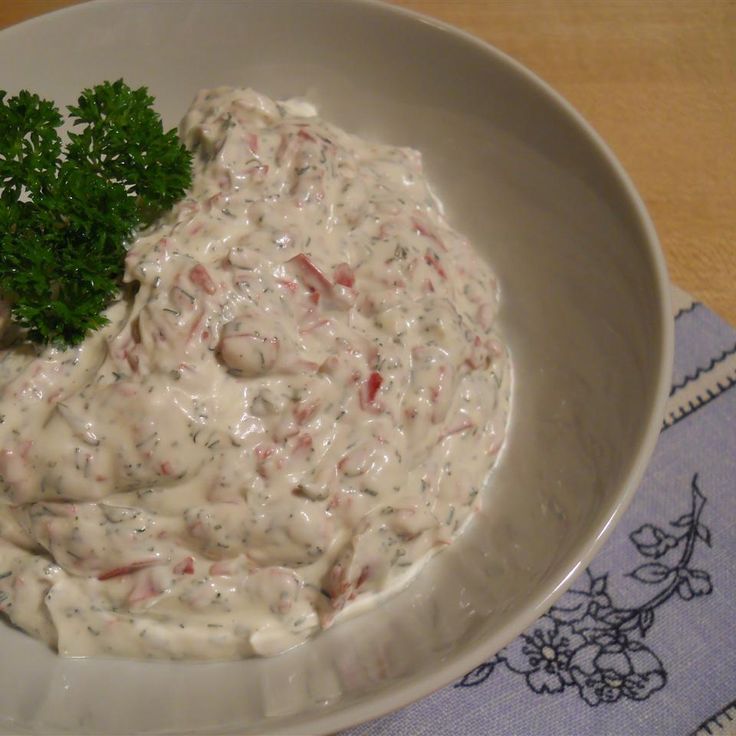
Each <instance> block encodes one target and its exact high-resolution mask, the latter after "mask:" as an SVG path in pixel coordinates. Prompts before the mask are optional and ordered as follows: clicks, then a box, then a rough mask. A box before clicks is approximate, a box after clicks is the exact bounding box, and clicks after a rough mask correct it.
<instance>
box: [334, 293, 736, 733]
mask: <svg viewBox="0 0 736 736" xmlns="http://www.w3.org/2000/svg"><path fill="white" fill-rule="evenodd" d="M673 303H674V308H675V315H674V319H675V365H674V374H673V380H672V390H671V392H670V397H669V400H668V402H667V407H666V412H665V417H664V421H663V424H662V433H661V436H660V439H659V443H658V445H657V448H656V450H655V453H654V456H653V458H652V462H651V463H650V466H649V468H648V471H647V473H646V475H645V477H644V480H643V482H642V485H641V488H640V489H639V491H638V492H637V494H636V496H635V497H634V500H633V502H632V504H631V506H630V507H629V509H628V511H627V513H626V514H625V516H624V518H623V519H622V520H621V522H620V523H619V525H618V526H617V527H616V529H615V530H614V532H613V534H612V535H611V537H610V539H609V540H608V542H607V543H606V544H605V545H604V547H603V549H602V550H601V552H600V553H599V554H598V556H597V557H596V558H595V560H594V561H593V562H592V564H591V565H590V567H589V569H588V570H587V571H586V573H585V574H584V575H582V576H580V577H579V578H578V580H577V581H576V582H575V584H574V585H573V588H572V589H571V590H570V591H569V592H568V593H566V594H565V595H564V596H563V597H562V598H561V599H560V600H559V601H558V603H557V605H556V606H554V607H553V608H552V609H551V610H550V611H549V612H548V613H547V614H545V615H544V616H542V617H541V618H540V619H539V620H538V621H537V622H536V623H535V624H534V625H533V626H532V627H531V628H530V629H529V630H527V631H526V632H524V633H523V634H522V635H521V636H519V637H518V638H517V639H516V640H515V641H514V642H512V643H511V644H510V645H509V646H508V647H506V648H505V649H504V650H502V651H501V652H499V653H498V654H497V655H496V656H495V657H493V658H492V659H490V660H488V661H487V662H484V663H482V664H481V665H479V666H478V667H476V669H474V670H473V671H472V672H468V673H467V674H466V675H465V677H463V678H462V679H461V680H459V681H458V682H455V683H453V684H452V685H449V686H448V687H446V688H445V689H444V690H440V691H439V692H437V693H435V694H433V695H431V696H430V697H428V698H426V699H424V700H422V701H420V702H418V703H415V704H413V705H411V706H409V707H407V708H405V709H404V710H401V711H399V712H397V713H394V714H391V715H388V716H386V717H384V718H381V719H379V720H376V721H372V722H370V723H366V724H363V725H361V726H358V727H356V728H353V729H350V730H348V731H345V732H343V734H342V736H446V735H447V736H449V735H450V734H452V735H453V736H454V735H455V734H463V735H464V736H476V735H477V736H481V735H482V736H489V735H494V736H495V735H496V734H499V735H502V734H526V735H535V734H539V735H544V734H555V735H557V734H575V736H584V735H585V734H590V735H591V736H602V735H603V734H611V735H614V734H615V735H618V734H632V735H633V734H647V735H649V734H690V733H695V732H697V733H698V736H701V735H702V734H708V735H709V736H711V735H712V736H715V735H716V734H719V735H720V734H736V700H735V699H736V594H735V591H736V565H734V558H736V390H734V385H736V331H734V330H733V329H732V328H731V327H729V326H728V325H727V324H726V323H724V322H723V321H722V320H720V319H719V318H718V317H717V316H716V315H714V314H713V313H712V312H710V311H709V310H708V309H706V308H705V307H704V306H703V305H702V304H700V303H698V302H695V301H693V300H692V299H691V298H690V297H689V296H688V295H687V294H685V292H683V291H681V290H679V289H674V293H673Z"/></svg>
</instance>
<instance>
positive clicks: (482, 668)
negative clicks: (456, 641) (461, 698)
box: [455, 659, 497, 687]
mask: <svg viewBox="0 0 736 736" xmlns="http://www.w3.org/2000/svg"><path fill="white" fill-rule="evenodd" d="M496 661H497V660H495V659H492V660H491V661H490V662H483V664H481V665H478V666H477V667H476V668H475V669H474V670H472V671H471V672H468V674H467V675H465V677H463V678H462V679H461V680H460V682H457V683H455V687H475V686H476V685H481V684H482V683H484V682H485V681H486V680H487V679H488V678H489V677H490V676H491V673H492V672H493V669H494V667H495V666H496Z"/></svg>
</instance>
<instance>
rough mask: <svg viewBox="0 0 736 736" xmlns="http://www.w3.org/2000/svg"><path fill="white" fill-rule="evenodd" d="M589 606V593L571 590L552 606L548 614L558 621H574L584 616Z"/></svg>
mask: <svg viewBox="0 0 736 736" xmlns="http://www.w3.org/2000/svg"><path fill="white" fill-rule="evenodd" d="M589 606H590V597H589V595H588V593H586V592H584V591H581V590H570V591H568V592H567V594H566V595H564V596H563V598H562V599H561V600H560V602H559V603H558V604H557V605H556V606H552V608H551V609H550V610H549V614H548V615H549V616H550V618H552V619H554V620H555V621H557V622H558V623H572V622H574V621H580V620H581V619H582V618H584V617H585V614H586V613H587V611H588V607H589Z"/></svg>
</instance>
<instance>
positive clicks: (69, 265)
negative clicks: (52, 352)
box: [0, 80, 191, 345]
mask: <svg viewBox="0 0 736 736" xmlns="http://www.w3.org/2000/svg"><path fill="white" fill-rule="evenodd" d="M5 97H6V93H5V92H3V91H0V292H2V296H3V298H4V299H5V300H7V301H8V302H9V304H10V307H11V314H12V316H13V319H14V320H15V322H16V323H17V324H19V325H20V326H21V327H23V328H25V329H26V330H27V335H28V338H29V339H31V340H34V341H36V342H42V343H54V344H58V345H70V344H75V343H77V342H79V341H81V340H82V339H83V338H84V337H85V335H86V334H87V333H88V332H89V331H90V330H95V329H98V328H99V327H101V326H103V325H104V324H105V323H106V322H107V319H106V317H105V316H104V314H103V312H104V310H105V308H106V307H107V306H108V305H109V303H110V301H111V300H112V299H113V298H114V297H115V295H116V294H117V292H118V289H119V286H120V279H121V276H122V273H123V268H124V259H125V252H126V247H125V246H126V243H127V241H128V240H129V239H130V238H131V236H132V235H133V233H134V232H135V230H136V228H138V227H141V226H143V227H145V226H146V225H149V224H150V223H151V222H152V221H153V220H154V219H155V218H156V217H158V216H159V215H160V214H162V213H163V212H165V211H166V210H167V209H169V208H170V207H171V206H172V205H173V204H174V203H175V202H176V201H177V200H178V199H179V198H181V197H182V196H183V194H184V192H185V191H186V189H187V187H188V186H189V184H190V181H191V154H190V153H189V152H188V151H187V150H186V149H185V148H184V146H183V145H182V144H181V143H180V142H179V140H178V138H177V135H176V131H175V130H170V131H168V132H164V130H163V126H162V124H161V119H160V117H159V116H158V114H157V113H156V112H155V111H154V110H153V107H152V105H153V98H152V97H151V96H150V95H149V94H148V91H147V90H146V88H145V87H142V88H140V89H137V90H133V89H131V88H130V87H128V86H127V85H126V84H125V83H124V82H123V81H122V80H118V81H117V82H112V83H111V82H105V83H103V84H100V85H98V86H96V87H94V88H92V89H87V90H84V91H83V92H82V95H81V96H80V97H79V100H78V102H77V105H76V106H70V107H69V112H70V114H71V118H72V119H71V122H72V125H73V126H74V129H75V130H72V132H70V133H69V143H68V144H67V146H66V148H65V150H64V152H63V155H62V143H61V138H60V136H59V134H58V132H57V130H56V129H57V128H58V127H59V126H60V125H61V124H62V122H63V120H62V117H61V115H60V114H59V111H58V110H57V108H56V107H55V106H54V105H53V103H51V102H48V101H46V100H42V99H41V98H39V97H38V95H35V94H31V93H29V92H27V91H25V90H23V91H22V92H20V93H19V94H18V95H17V96H15V97H11V98H9V99H7V100H6V99H5Z"/></svg>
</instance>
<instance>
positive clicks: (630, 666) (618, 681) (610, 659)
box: [570, 638, 667, 705]
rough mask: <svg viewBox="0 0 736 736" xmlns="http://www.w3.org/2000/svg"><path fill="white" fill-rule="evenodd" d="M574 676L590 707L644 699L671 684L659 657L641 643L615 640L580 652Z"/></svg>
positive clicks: (575, 657)
mask: <svg viewBox="0 0 736 736" xmlns="http://www.w3.org/2000/svg"><path fill="white" fill-rule="evenodd" d="M570 674H571V675H572V678H573V679H574V681H575V684H576V685H577V686H578V687H579V688H580V694H581V695H582V697H583V699H584V700H585V702H586V703H588V705H599V704H600V703H615V702H616V701H618V700H620V699H621V698H622V697H623V698H629V699H631V700H644V699H646V698H648V697H649V696H650V695H651V694H652V693H654V692H656V691H657V690H661V689H662V688H663V687H664V685H665V683H666V682H667V675H666V673H665V671H664V667H663V666H662V663H661V662H660V661H659V659H658V658H657V656H656V655H655V654H654V653H653V652H651V651H650V650H649V649H647V647H645V646H644V645H643V644H642V643H641V642H638V641H630V642H626V641H625V640H623V641H622V640H621V638H618V639H611V640H610V641H608V642H606V643H603V641H602V640H601V642H598V643H595V644H588V645H586V646H584V647H581V648H580V649H578V650H577V651H576V652H575V654H574V655H573V657H572V658H571V660H570Z"/></svg>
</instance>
